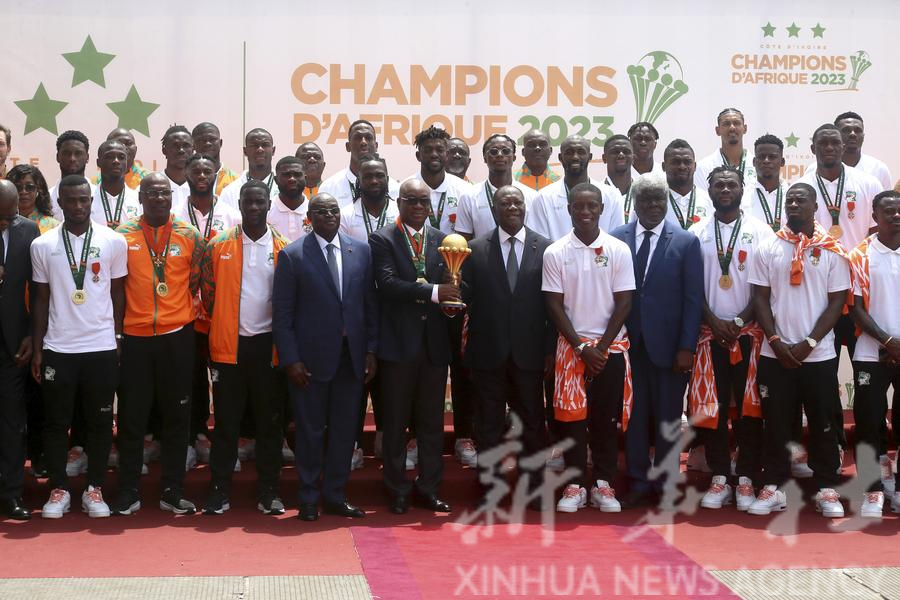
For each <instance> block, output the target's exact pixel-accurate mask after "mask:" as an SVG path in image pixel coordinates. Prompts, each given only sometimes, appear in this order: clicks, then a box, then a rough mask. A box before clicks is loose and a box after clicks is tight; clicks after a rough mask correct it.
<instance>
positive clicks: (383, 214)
mask: <svg viewBox="0 0 900 600" xmlns="http://www.w3.org/2000/svg"><path fill="white" fill-rule="evenodd" d="M390 201H391V199H390V197H389V196H385V197H384V208H382V209H381V214H380V215H379V216H378V224H377V225H376V226H375V228H374V229H373V228H372V221H371V217H370V216H369V211H368V210H366V206H365V204H363V205H362V206H360V208H362V214H363V223H364V224H365V226H366V236H367V237H368V236H370V235H372V233H374V232H375V231H377V230H379V229H381V228H382V227H384V222H385V220H386V219H387V209H388V202H390Z"/></svg>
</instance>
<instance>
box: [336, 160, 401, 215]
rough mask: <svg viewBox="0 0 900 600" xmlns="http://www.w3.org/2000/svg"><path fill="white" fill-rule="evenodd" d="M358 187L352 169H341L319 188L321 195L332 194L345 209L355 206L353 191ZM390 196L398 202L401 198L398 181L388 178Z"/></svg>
mask: <svg viewBox="0 0 900 600" xmlns="http://www.w3.org/2000/svg"><path fill="white" fill-rule="evenodd" d="M355 187H356V175H354V174H353V171H351V170H350V167H346V168H344V169H341V170H340V171H338V172H337V173H335V174H334V175H332V176H331V177H329V178H328V179H326V180H325V181H323V182H322V184H321V185H320V186H319V193H320V194H330V195H331V196H333V197H334V199H335V200H337V202H338V206H339V207H341V208H344V207H345V206H347V205H348V204H353V190H354V188H355ZM388 196H390V197H391V198H393V199H394V200H396V199H397V198H398V197H399V196H400V184H399V183H397V180H396V179H394V178H392V177H388Z"/></svg>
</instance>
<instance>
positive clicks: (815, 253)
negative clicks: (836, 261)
mask: <svg viewBox="0 0 900 600" xmlns="http://www.w3.org/2000/svg"><path fill="white" fill-rule="evenodd" d="M821 259H822V249H821V248H813V249H812V251H811V252H810V253H809V264H811V265H812V266H814V267H818V266H819V261H820V260H821Z"/></svg>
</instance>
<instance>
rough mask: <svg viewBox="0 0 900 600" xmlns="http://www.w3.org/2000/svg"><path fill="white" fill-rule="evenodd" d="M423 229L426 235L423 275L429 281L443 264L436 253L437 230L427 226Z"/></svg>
mask: <svg viewBox="0 0 900 600" xmlns="http://www.w3.org/2000/svg"><path fill="white" fill-rule="evenodd" d="M425 229H426V231H427V233H426V234H425V235H426V236H427V238H428V239H427V240H425V243H426V246H425V275H426V279H428V280H429V281H431V278H432V277H433V276H434V275H436V273H437V270H438V269H439V268H440V266H441V263H442V262H443V258H442V257H441V253H440V252H438V245H439V244H438V239H437V236H438V235H439V234H440V233H441V232H440V231H439V230H437V229H434V228H433V227H431V226H429V225H425ZM410 264H412V259H410ZM432 283H441V282H440V281H433V282H432Z"/></svg>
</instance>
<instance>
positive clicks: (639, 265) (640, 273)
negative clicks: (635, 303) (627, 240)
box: [634, 229, 653, 289]
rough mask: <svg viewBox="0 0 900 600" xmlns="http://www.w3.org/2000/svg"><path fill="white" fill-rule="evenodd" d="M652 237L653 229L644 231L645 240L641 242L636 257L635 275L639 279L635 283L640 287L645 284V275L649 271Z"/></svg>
mask: <svg viewBox="0 0 900 600" xmlns="http://www.w3.org/2000/svg"><path fill="white" fill-rule="evenodd" d="M652 237H653V232H652V231H650V230H649V229H648V230H646V231H644V241H643V242H641V247H640V248H638V251H637V255H636V256H635V259H634V275H635V278H636V279H637V281H636V282H635V283H636V284H637V287H638V289H640V288H641V287H643V285H644V275H645V274H646V273H647V260H648V259H649V258H650V238H652Z"/></svg>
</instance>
